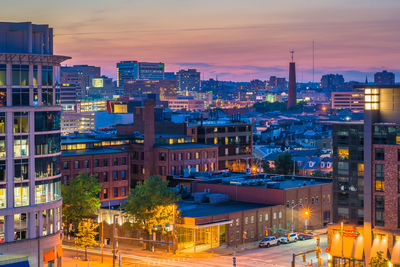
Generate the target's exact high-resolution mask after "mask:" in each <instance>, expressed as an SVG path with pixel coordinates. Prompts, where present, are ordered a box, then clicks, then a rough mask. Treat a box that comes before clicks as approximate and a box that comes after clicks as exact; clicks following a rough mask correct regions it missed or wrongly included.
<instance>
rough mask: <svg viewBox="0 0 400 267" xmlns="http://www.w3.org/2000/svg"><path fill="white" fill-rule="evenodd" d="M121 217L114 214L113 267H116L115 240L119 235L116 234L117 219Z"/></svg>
mask: <svg viewBox="0 0 400 267" xmlns="http://www.w3.org/2000/svg"><path fill="white" fill-rule="evenodd" d="M118 216H119V214H114V225H113V250H112V252H113V261H112V262H113V267H115V239H116V238H117V234H116V227H115V223H116V222H117V217H118Z"/></svg>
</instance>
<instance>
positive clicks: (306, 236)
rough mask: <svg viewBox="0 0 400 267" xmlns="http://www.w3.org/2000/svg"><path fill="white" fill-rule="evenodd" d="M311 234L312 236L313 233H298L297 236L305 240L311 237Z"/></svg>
mask: <svg viewBox="0 0 400 267" xmlns="http://www.w3.org/2000/svg"><path fill="white" fill-rule="evenodd" d="M312 236H313V233H312V232H308V233H306V234H300V235H299V236H298V237H299V240H307V239H312V238H313V237H312Z"/></svg>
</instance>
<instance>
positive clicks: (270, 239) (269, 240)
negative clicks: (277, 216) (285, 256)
mask: <svg viewBox="0 0 400 267" xmlns="http://www.w3.org/2000/svg"><path fill="white" fill-rule="evenodd" d="M280 244H281V242H280V241H279V240H278V239H276V237H275V236H267V237H266V238H264V240H262V241H260V243H259V244H258V246H259V247H260V248H264V247H267V248H269V247H270V246H279V245H280Z"/></svg>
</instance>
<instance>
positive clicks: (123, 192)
mask: <svg viewBox="0 0 400 267" xmlns="http://www.w3.org/2000/svg"><path fill="white" fill-rule="evenodd" d="M121 196H123V197H124V196H126V187H125V186H124V187H122V188H121Z"/></svg>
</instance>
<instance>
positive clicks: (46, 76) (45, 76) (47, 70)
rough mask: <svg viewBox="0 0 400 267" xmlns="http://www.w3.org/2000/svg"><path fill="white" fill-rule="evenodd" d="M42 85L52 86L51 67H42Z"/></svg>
mask: <svg viewBox="0 0 400 267" xmlns="http://www.w3.org/2000/svg"><path fill="white" fill-rule="evenodd" d="M42 85H53V67H52V66H42Z"/></svg>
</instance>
